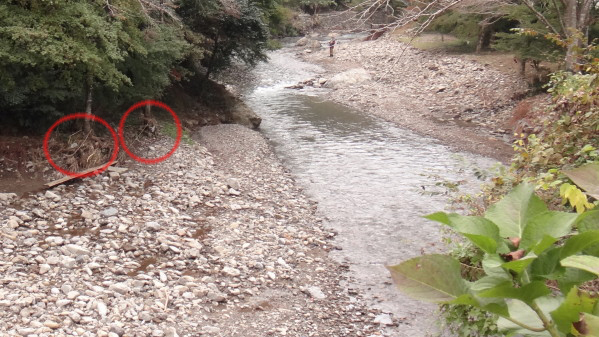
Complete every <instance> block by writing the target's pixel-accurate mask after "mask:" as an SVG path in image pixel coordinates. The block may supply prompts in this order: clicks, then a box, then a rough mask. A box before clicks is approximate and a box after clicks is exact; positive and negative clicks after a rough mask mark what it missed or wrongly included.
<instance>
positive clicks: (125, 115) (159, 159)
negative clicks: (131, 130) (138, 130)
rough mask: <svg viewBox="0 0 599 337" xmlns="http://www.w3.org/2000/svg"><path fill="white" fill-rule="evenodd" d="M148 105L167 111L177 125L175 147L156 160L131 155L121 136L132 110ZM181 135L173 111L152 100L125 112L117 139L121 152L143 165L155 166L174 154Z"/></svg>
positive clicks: (140, 103) (138, 104) (179, 123)
mask: <svg viewBox="0 0 599 337" xmlns="http://www.w3.org/2000/svg"><path fill="white" fill-rule="evenodd" d="M148 104H149V105H153V106H157V107H159V108H162V109H164V110H166V111H168V112H169V113H170V114H171V115H172V116H173V119H174V120H175V124H176V125H177V138H176V139H175V145H174V146H173V148H172V149H171V150H170V151H169V152H168V153H167V154H165V155H164V156H162V157H158V158H143V157H138V156H136V155H135V154H133V152H131V151H130V150H129V148H128V147H127V144H125V137H124V136H123V129H124V127H125V121H126V120H127V117H128V116H129V114H130V113H131V112H132V111H133V110H135V109H139V108H141V107H143V106H146V105H148ZM181 133H182V129H181V122H180V121H179V117H177V114H176V113H175V112H174V111H173V109H171V108H170V107H169V106H168V105H166V104H164V103H162V102H159V101H154V100H147V101H141V102H139V103H136V104H134V105H133V106H131V107H130V108H129V110H127V111H126V112H125V114H124V115H123V117H122V118H121V122H120V123H119V138H120V140H121V145H122V146H123V150H125V152H127V154H128V155H129V156H131V158H133V159H135V160H137V161H138V162H141V163H144V164H156V163H159V162H161V161H164V160H166V159H167V158H168V157H170V156H172V155H173V153H175V151H176V150H177V147H179V143H180V142H181Z"/></svg>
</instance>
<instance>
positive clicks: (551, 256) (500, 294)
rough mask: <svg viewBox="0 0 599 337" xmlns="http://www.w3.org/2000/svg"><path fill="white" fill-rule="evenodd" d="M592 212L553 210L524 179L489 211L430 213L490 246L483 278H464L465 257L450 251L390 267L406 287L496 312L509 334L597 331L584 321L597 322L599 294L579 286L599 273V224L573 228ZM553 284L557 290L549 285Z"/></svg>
mask: <svg viewBox="0 0 599 337" xmlns="http://www.w3.org/2000/svg"><path fill="white" fill-rule="evenodd" d="M594 216H595V215H594ZM586 217H587V216H586V215H585V214H584V213H583V214H582V215H578V214H575V213H568V212H558V211H550V210H548V209H547V206H546V205H545V204H544V202H543V201H542V200H541V199H540V198H539V197H538V196H536V195H535V193H534V188H533V186H532V185H530V184H522V185H520V186H517V187H516V188H515V189H514V190H513V191H512V192H510V193H509V194H508V195H507V196H505V197H504V198H503V199H502V200H501V201H499V202H498V203H496V204H494V205H492V206H491V207H490V208H489V209H488V210H487V211H486V212H485V214H484V216H461V215H457V214H446V213H443V212H439V213H434V214H431V215H429V216H427V218H428V219H431V220H434V221H437V222H440V223H443V224H445V225H448V226H450V227H451V228H453V229H454V230H455V231H456V232H458V233H460V234H462V235H464V237H465V238H467V239H468V240H470V242H472V243H473V244H474V245H476V246H478V247H480V248H481V249H482V250H483V251H484V258H483V261H482V267H483V270H484V275H482V276H481V277H480V278H479V279H477V280H475V281H473V282H471V281H469V280H466V279H464V278H463V276H462V272H461V267H460V263H459V261H457V260H455V259H454V258H452V257H449V256H444V255H426V256H420V257H416V258H413V259H410V260H407V261H405V262H403V263H401V264H399V265H396V266H390V267H388V269H389V271H390V272H391V275H392V277H393V279H394V281H395V282H396V284H397V285H398V287H399V288H400V290H402V291H403V292H405V293H407V294H409V295H411V296H414V297H416V298H420V299H423V300H428V301H432V302H437V303H444V304H450V305H462V306H463V305H467V306H473V307H476V308H479V309H482V310H485V311H487V312H490V313H493V314H496V315H498V316H500V317H502V319H500V320H499V321H498V327H499V329H500V330H503V331H505V332H509V333H510V334H514V333H519V334H524V335H526V336H552V337H557V336H565V335H566V334H569V333H571V332H572V331H576V334H577V335H580V336H591V335H589V334H588V331H586V330H584V329H582V328H580V326H583V325H584V324H588V325H592V324H594V322H595V320H594V317H595V316H592V314H596V312H595V311H594V310H595V309H594V308H595V306H596V304H597V297H596V296H595V295H593V294H591V293H589V292H587V291H584V290H582V289H580V288H579V286H580V285H582V284H583V283H584V282H586V281H589V280H592V279H595V278H596V276H595V275H593V274H597V275H599V249H596V247H597V244H598V243H599V230H596V229H594V228H589V227H580V228H579V233H574V234H570V233H571V231H572V228H573V227H574V226H575V225H576V224H577V223H578V222H581V221H583V220H584V219H585V218H586ZM549 282H556V283H557V285H558V287H559V291H558V290H557V289H553V290H550V289H549V287H548V284H549ZM581 303H584V305H581ZM453 312H454V313H455V312H456V311H453ZM587 314H588V315H591V316H588V317H587V316H586V315H587ZM580 317H583V318H582V320H580ZM585 318H586V320H585ZM479 324H480V323H479Z"/></svg>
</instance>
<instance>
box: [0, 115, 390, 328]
mask: <svg viewBox="0 0 599 337" xmlns="http://www.w3.org/2000/svg"><path fill="white" fill-rule="evenodd" d="M194 139H195V142H194V143H192V144H181V147H180V148H179V149H178V150H177V151H176V152H175V154H174V155H173V156H172V157H171V158H169V159H168V160H167V161H166V162H163V163H161V164H157V165H154V166H147V165H142V164H137V163H130V165H128V167H127V170H126V171H125V170H116V171H113V172H110V173H105V174H102V175H99V176H95V177H92V178H88V179H84V180H82V181H79V182H75V183H72V184H69V185H61V186H58V187H56V188H54V189H52V190H47V191H42V192H38V193H36V194H31V195H25V196H22V197H17V196H16V195H14V194H10V193H4V194H0V209H2V211H1V212H0V247H1V249H0V336H109V337H117V336H140V337H141V336H144V337H145V336H156V337H160V336H167V337H174V336H204V335H206V336H371V335H377V336H378V335H381V334H384V333H382V332H381V331H382V330H383V327H384V326H385V325H386V324H393V322H391V321H390V320H389V319H388V318H387V317H384V315H382V316H381V315H378V316H377V313H376V312H372V311H370V310H369V309H367V308H366V307H365V306H364V305H363V304H362V300H361V299H360V296H359V295H358V294H357V292H356V291H353V290H352V289H346V288H345V287H343V286H342V284H345V280H344V279H345V277H346V276H344V275H345V274H344V271H345V270H346V269H347V268H348V267H347V266H345V265H339V264H336V263H335V262H333V261H332V260H331V259H330V258H329V257H328V252H329V251H330V250H332V249H336V247H334V246H333V245H331V243H330V239H332V238H333V237H334V236H335V233H334V232H331V231H330V230H327V229H325V227H324V226H323V224H322V221H321V220H320V219H319V218H318V217H317V216H316V215H315V210H316V205H315V204H314V203H313V202H311V201H310V200H308V199H307V198H306V197H305V196H304V194H303V193H302V191H301V189H300V188H299V187H298V186H297V185H296V184H295V182H294V181H293V179H292V177H291V176H290V174H289V173H288V172H287V171H286V170H285V168H284V167H283V166H282V165H281V164H280V162H279V161H278V159H277V158H276V157H275V155H274V154H273V152H272V150H271V148H270V146H269V145H268V144H267V143H266V141H265V140H264V138H263V137H262V136H261V135H260V134H259V133H256V132H254V131H251V130H249V129H246V128H244V127H241V126H238V125H220V126H213V127H205V128H203V129H202V130H201V132H199V133H196V134H195V135H194ZM171 143H172V142H169V141H167V140H164V141H161V142H159V143H158V144H156V145H155V147H156V148H157V149H158V150H164V151H165V152H166V151H168V149H169V148H170V144H171Z"/></svg>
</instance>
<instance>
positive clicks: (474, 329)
mask: <svg viewBox="0 0 599 337" xmlns="http://www.w3.org/2000/svg"><path fill="white" fill-rule="evenodd" d="M441 312H442V313H443V315H444V316H445V326H446V327H447V328H448V329H449V330H450V331H451V332H452V333H453V334H455V335H456V336H460V337H478V336H493V335H496V334H497V332H498V331H497V317H496V315H494V314H491V313H489V312H487V311H484V310H482V309H479V308H475V307H471V306H467V305H457V304H443V305H441Z"/></svg>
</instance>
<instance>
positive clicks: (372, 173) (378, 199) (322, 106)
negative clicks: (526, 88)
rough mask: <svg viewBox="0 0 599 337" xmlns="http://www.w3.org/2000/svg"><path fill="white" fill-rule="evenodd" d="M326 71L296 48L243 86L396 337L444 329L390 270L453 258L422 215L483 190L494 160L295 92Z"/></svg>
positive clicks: (275, 57)
mask: <svg viewBox="0 0 599 337" xmlns="http://www.w3.org/2000/svg"><path fill="white" fill-rule="evenodd" d="M322 72H323V69H321V68H319V67H317V66H315V65H311V64H307V63H304V62H301V61H300V60H299V59H298V58H297V57H296V56H295V55H294V54H293V53H292V52H291V51H290V50H289V49H283V50H282V51H277V52H274V53H271V54H270V61H269V62H268V63H265V64H262V65H260V66H258V67H257V68H256V69H254V70H253V73H252V75H253V77H254V80H253V81H251V84H250V85H248V86H246V87H244V88H243V89H242V94H243V96H244V100H245V101H246V103H247V104H248V105H250V107H251V108H253V109H254V110H255V111H256V112H257V113H258V114H259V115H260V116H261V117H262V118H263V122H262V125H261V130H262V132H263V133H264V135H266V136H267V137H268V138H269V139H270V140H271V142H272V144H273V145H274V147H275V150H276V152H277V154H278V155H279V156H280V157H281V158H282V159H283V161H284V163H285V164H286V166H287V167H288V168H289V169H290V170H291V172H292V173H293V174H294V175H295V176H296V178H297V180H298V181H299V182H300V184H302V185H303V186H304V187H305V188H306V191H307V192H308V194H309V195H310V196H311V197H312V198H314V199H315V200H316V201H318V203H319V206H318V207H319V212H320V215H321V216H323V217H325V218H326V219H327V220H328V223H329V225H330V227H331V228H333V229H335V230H336V231H337V232H338V233H339V234H338V236H337V239H336V242H335V243H336V244H337V245H338V246H340V247H341V248H342V250H338V251H335V252H334V254H333V256H334V258H336V259H338V260H339V261H340V262H341V263H345V264H348V265H349V266H350V271H351V277H352V279H353V280H355V283H352V284H348V285H347V286H348V287H349V288H359V289H360V290H361V291H362V293H363V294H364V295H365V297H366V298H367V300H368V301H369V302H370V303H371V304H372V305H373V306H374V307H376V308H379V309H381V310H383V311H384V312H388V313H391V314H392V316H393V318H394V320H395V321H396V322H397V323H398V325H397V326H396V327H390V328H389V329H390V331H389V332H390V334H391V335H395V336H427V335H430V334H433V333H434V332H435V331H438V328H437V327H436V326H437V325H436V324H435V322H438V314H437V313H436V310H437V308H436V306H434V305H429V304H424V303H421V302H418V301H414V300H412V299H410V298H408V297H406V296H404V295H402V294H400V293H398V292H397V291H396V290H395V288H394V286H393V285H392V284H391V278H390V276H389V273H388V272H387V271H386V269H385V268H384V265H388V264H395V263H398V262H400V261H402V260H405V259H408V258H410V257H414V256H417V255H420V254H421V253H434V252H440V251H444V250H445V249H446V248H445V247H444V245H443V244H442V243H441V242H442V233H441V231H440V227H439V226H437V225H436V224H435V223H432V222H430V221H427V220H425V219H423V218H422V216H423V215H425V214H428V213H432V212H435V211H439V210H443V209H444V208H445V207H446V205H447V201H448V194H447V193H448V187H451V186H453V185H454V184H455V185H459V188H460V190H461V191H474V190H475V189H476V188H477V187H478V186H479V185H480V184H481V181H480V180H479V179H478V178H477V176H480V174H481V172H484V171H485V170H488V169H490V168H492V167H493V166H495V165H497V164H496V163H495V161H493V160H490V159H487V158H482V157H478V156H474V155H471V154H467V153H456V152H452V151H451V150H450V149H449V148H447V147H445V146H443V145H440V144H438V143H436V142H435V141H434V140H432V139H430V138H425V137H422V136H419V135H416V134H414V133H413V132H410V131H408V130H405V129H402V128H399V127H396V126H394V125H392V124H390V123H388V122H385V121H383V120H380V119H378V118H375V117H372V116H370V115H367V114H366V113H363V112H360V111H355V110H353V109H351V108H348V107H345V106H342V105H339V104H336V103H332V102H330V101H326V100H324V99H323V98H322V95H321V94H322V91H323V90H326V89H310V90H305V91H304V90H301V91H299V90H291V89H285V87H286V86H289V85H292V84H295V83H297V82H298V81H302V80H306V79H309V78H311V77H312V76H314V75H315V74H318V73H322Z"/></svg>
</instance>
